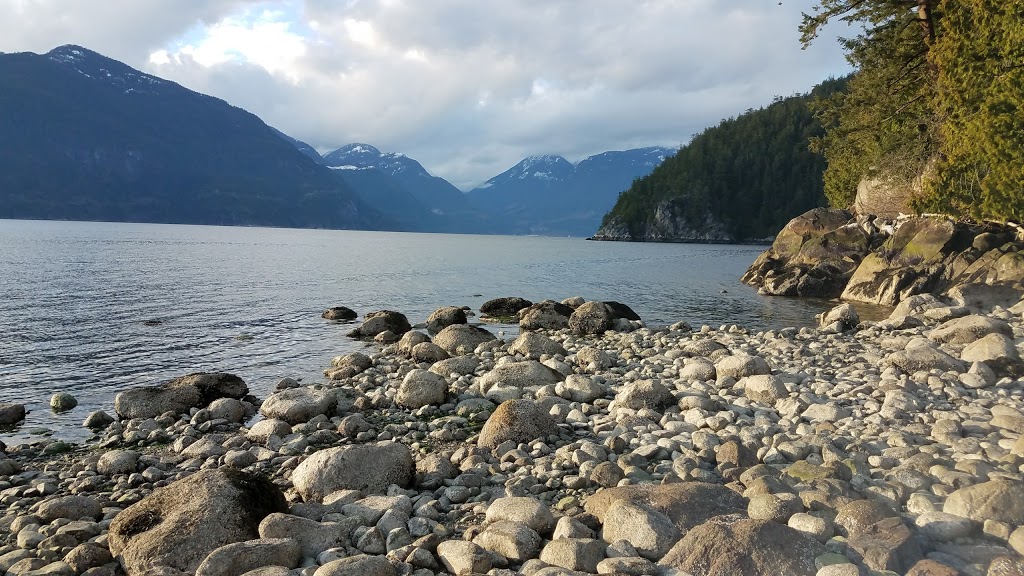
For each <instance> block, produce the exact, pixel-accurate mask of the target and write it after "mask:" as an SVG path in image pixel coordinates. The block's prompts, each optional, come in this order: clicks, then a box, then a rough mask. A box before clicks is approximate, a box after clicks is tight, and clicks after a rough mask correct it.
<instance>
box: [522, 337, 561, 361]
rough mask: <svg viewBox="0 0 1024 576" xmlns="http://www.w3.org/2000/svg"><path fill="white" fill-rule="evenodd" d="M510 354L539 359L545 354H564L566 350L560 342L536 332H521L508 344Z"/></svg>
mask: <svg viewBox="0 0 1024 576" xmlns="http://www.w3.org/2000/svg"><path fill="white" fill-rule="evenodd" d="M508 351H509V353H511V354H522V355H523V356H526V357H527V358H529V359H531V360H539V359H540V357H541V356H544V355H545V354H547V355H550V356H555V355H561V356H565V355H566V354H567V352H566V351H565V348H563V347H562V345H561V344H559V343H558V342H555V341H554V340H552V339H551V338H548V337H547V336H544V335H543V334H538V333H536V332H523V333H522V334H520V335H519V337H518V338H516V339H515V340H514V341H513V342H512V344H510V345H509V347H508Z"/></svg>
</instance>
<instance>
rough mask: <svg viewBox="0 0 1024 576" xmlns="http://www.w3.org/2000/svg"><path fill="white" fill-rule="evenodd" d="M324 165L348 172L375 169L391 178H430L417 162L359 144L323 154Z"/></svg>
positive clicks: (399, 154)
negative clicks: (405, 176) (404, 176)
mask: <svg viewBox="0 0 1024 576" xmlns="http://www.w3.org/2000/svg"><path fill="white" fill-rule="evenodd" d="M324 163H325V164H327V165H328V166H332V167H335V168H342V167H347V169H349V170H352V169H356V168H358V169H367V168H376V169H377V170H380V171H381V172H383V173H385V174H388V175H391V176H397V175H399V174H405V175H411V176H425V177H428V178H430V177H431V176H430V173H429V172H427V170H426V169H425V168H423V166H422V165H421V164H420V163H419V162H417V161H415V160H413V159H412V158H409V157H408V156H406V155H405V154H402V153H400V152H381V151H380V150H379V149H377V148H376V147H375V146H371V145H369V144H364V143H361V142H354V143H352V144H346V145H344V146H342V147H341V148H338V149H337V150H334V151H333V152H328V153H327V154H324Z"/></svg>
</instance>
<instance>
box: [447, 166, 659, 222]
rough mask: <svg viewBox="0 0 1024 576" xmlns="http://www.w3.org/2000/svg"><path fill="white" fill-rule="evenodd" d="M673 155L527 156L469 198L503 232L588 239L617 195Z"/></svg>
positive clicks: (472, 192) (475, 191) (471, 191)
mask: <svg viewBox="0 0 1024 576" xmlns="http://www.w3.org/2000/svg"><path fill="white" fill-rule="evenodd" d="M673 152H674V150H672V149H669V148H659V147H652V148H638V149H634V150H626V151H614V152H604V153H601V154H597V155H595V156H590V157H588V158H585V159H583V160H581V161H580V162H578V163H576V164H573V163H571V162H569V161H568V160H566V159H565V158H563V157H561V156H531V157H529V158H525V159H523V160H522V161H521V162H519V163H518V164H516V165H515V166H513V167H512V168H510V169H508V170H506V171H505V172H502V173H501V174H499V175H497V176H495V177H494V178H491V179H490V180H488V181H487V182H485V183H484V184H483V185H481V186H479V187H477V188H474V189H473V190H470V191H469V192H468V193H467V196H468V197H469V200H470V201H471V202H473V203H474V204H476V205H477V206H479V207H480V208H481V209H482V210H484V211H485V212H487V213H489V214H491V215H492V217H494V218H495V219H496V220H498V221H500V222H502V223H503V225H504V226H505V227H506V231H507V232H510V233H514V234H547V235H559V236H561V235H570V236H587V235H590V234H591V233H593V231H594V230H595V229H596V228H597V226H598V224H599V223H600V221H601V216H603V215H604V213H605V212H607V211H608V209H609V208H610V207H611V206H612V205H613V204H614V203H615V198H616V197H617V196H618V194H619V193H620V192H622V191H623V190H625V189H626V188H628V187H629V185H630V183H631V182H633V180H635V179H636V178H639V177H641V176H644V175H646V174H649V173H650V172H651V170H654V168H655V167H656V166H658V165H659V164H660V163H661V162H662V161H663V160H664V159H665V157H667V156H669V155H671V154H672V153H673Z"/></svg>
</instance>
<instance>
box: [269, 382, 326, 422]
mask: <svg viewBox="0 0 1024 576" xmlns="http://www.w3.org/2000/svg"><path fill="white" fill-rule="evenodd" d="M337 402H338V398H337V393H336V392H334V391H332V390H317V389H315V388H287V389H285V390H280V391H278V392H276V393H274V394H271V395H270V397H269V398H267V399H266V400H264V401H263V404H262V405H261V406H260V414H262V415H264V416H266V417H267V418H274V419H277V420H284V421H285V422H287V423H289V424H300V423H302V422H308V421H309V420H311V419H312V418H314V417H316V416H319V415H321V414H325V415H326V414H330V413H331V412H332V411H333V410H334V407H335V405H336V404H337Z"/></svg>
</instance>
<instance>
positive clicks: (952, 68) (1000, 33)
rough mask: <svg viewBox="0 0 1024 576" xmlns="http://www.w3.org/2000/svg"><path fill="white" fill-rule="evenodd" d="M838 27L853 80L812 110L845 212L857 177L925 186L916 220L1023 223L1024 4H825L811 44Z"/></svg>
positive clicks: (810, 22)
mask: <svg viewBox="0 0 1024 576" xmlns="http://www.w3.org/2000/svg"><path fill="white" fill-rule="evenodd" d="M834 21H842V22H846V23H849V24H851V25H853V26H854V27H855V28H857V29H859V30H862V32H861V33H859V34H858V35H857V36H856V37H853V38H850V39H847V40H844V41H843V42H842V44H843V47H844V49H845V50H846V53H847V59H848V60H849V61H850V63H851V64H853V65H854V66H855V67H856V69H857V72H856V74H855V75H854V77H853V78H852V79H851V81H850V83H849V88H848V90H847V91H846V93H844V94H837V95H835V96H834V97H832V98H830V99H829V100H827V101H824V102H822V103H821V104H820V105H819V106H817V107H816V108H817V115H818V117H819V119H820V120H821V121H822V122H823V124H824V126H825V128H826V133H825V135H824V137H823V138H821V139H819V140H816V141H815V147H816V148H817V149H818V150H820V151H822V152H823V153H824V155H825V157H826V158H827V160H828V169H827V171H826V172H825V187H826V193H827V195H828V198H829V201H830V202H831V203H832V204H833V205H834V206H836V207H840V208H845V207H847V206H849V205H850V203H851V202H852V201H853V199H854V196H855V194H856V191H857V185H858V183H859V182H860V181H861V180H862V179H864V178H881V179H888V180H891V181H893V183H894V184H896V185H900V184H905V183H907V182H910V181H912V180H914V179H918V178H921V179H922V180H923V186H922V187H921V191H920V193H919V194H917V195H916V197H915V198H913V199H912V205H913V207H914V208H916V209H917V210H919V211H928V212H945V213H949V214H953V215H956V216H973V217H975V218H987V219H997V220H1014V221H1017V222H1020V221H1021V220H1022V219H1024V25H1022V22H1024V2H1020V1H1015V2H1005V1H1000V0H961V1H957V2H950V1H944V0H898V1H892V0H866V1H865V0H822V1H821V2H820V3H819V5H818V6H816V7H815V10H814V12H813V13H811V14H806V15H804V22H803V25H802V27H801V30H802V32H803V41H804V44H805V46H806V45H808V44H809V43H810V42H811V41H812V40H814V38H815V37H816V36H817V34H818V32H819V31H820V30H821V29H822V28H823V27H824V26H826V25H828V24H829V23H831V22H834Z"/></svg>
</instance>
